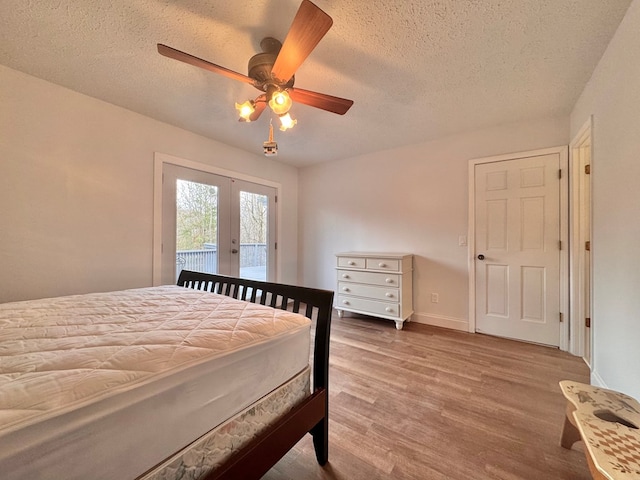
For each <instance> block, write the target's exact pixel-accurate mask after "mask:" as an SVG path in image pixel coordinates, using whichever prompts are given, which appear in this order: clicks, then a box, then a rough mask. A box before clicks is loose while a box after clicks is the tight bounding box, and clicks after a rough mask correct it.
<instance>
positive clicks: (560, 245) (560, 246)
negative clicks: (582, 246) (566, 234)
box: [558, 240, 562, 250]
mask: <svg viewBox="0 0 640 480" xmlns="http://www.w3.org/2000/svg"><path fill="white" fill-rule="evenodd" d="M558 250H562V240H558Z"/></svg>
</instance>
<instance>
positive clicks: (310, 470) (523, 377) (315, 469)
mask: <svg viewBox="0 0 640 480" xmlns="http://www.w3.org/2000/svg"><path fill="white" fill-rule="evenodd" d="M330 348H331V356H330V358H331V367H330V390H329V392H330V400H329V402H330V407H329V408H330V423H329V432H330V433H329V463H328V464H327V465H326V466H325V467H324V468H322V467H320V466H319V465H318V464H317V462H316V460H315V454H314V451H313V444H312V441H311V437H310V436H309V435H307V436H306V437H305V438H304V439H303V440H301V441H300V442H299V443H298V444H297V445H296V446H295V447H294V449H292V450H291V451H290V452H289V453H288V454H287V455H286V456H285V457H284V458H283V459H282V460H281V461H280V462H279V463H278V464H277V465H276V466H274V467H273V468H272V469H271V470H270V471H269V472H268V473H267V474H266V475H265V476H264V479H266V480H284V479H295V480H302V479H304V480H306V479H311V480H313V479H336V480H375V479H397V480H402V479H407V480H431V479H433V480H444V479H447V480H457V479H465V480H466V479H473V480H485V479H487V480H488V479H491V480H495V479H501V480H529V479H535V480H543V479H544V480H548V479H562V480H588V479H590V478H591V476H590V474H589V470H588V468H587V465H586V460H585V458H584V453H583V451H582V443H581V442H578V443H577V444H576V445H574V447H573V450H565V449H563V448H561V447H560V444H559V439H560V431H561V428H562V422H563V419H564V409H565V400H564V397H563V396H562V394H561V393H560V388H559V387H558V382H559V381H560V380H563V379H570V380H576V381H580V382H585V383H588V381H589V372H588V369H587V367H586V366H585V364H584V363H583V361H582V360H581V359H579V358H577V357H574V356H572V355H569V354H567V353H564V352H560V351H558V350H557V349H552V348H547V347H542V346H539V345H530V344H526V343H521V342H515V341H511V340H505V339H500V338H495V337H489V336H485V335H479V334H475V335H474V334H469V333H463V332H456V331H451V330H446V329H441V328H436V327H429V326H426V325H420V324H416V323H408V324H407V323H405V327H404V330H402V331H398V330H396V329H395V326H394V323H393V322H390V321H383V320H378V319H372V318H369V317H362V316H345V317H344V318H342V319H339V318H337V316H334V319H333V325H332V334H331V347H330Z"/></svg>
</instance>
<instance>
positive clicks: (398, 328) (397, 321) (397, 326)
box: [395, 320, 404, 330]
mask: <svg viewBox="0 0 640 480" xmlns="http://www.w3.org/2000/svg"><path fill="white" fill-rule="evenodd" d="M395 322H396V329H397V330H402V326H403V325H404V322H403V321H402V320H395Z"/></svg>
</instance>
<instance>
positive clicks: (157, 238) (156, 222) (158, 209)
mask: <svg viewBox="0 0 640 480" xmlns="http://www.w3.org/2000/svg"><path fill="white" fill-rule="evenodd" d="M165 163H170V164H173V165H178V166H180V167H185V168H191V169H193V170H200V171H202V172H207V173H213V174H215V175H221V176H224V177H229V178H235V179H237V180H244V181H246V182H251V183H256V184H258V185H265V186H267V187H272V188H275V189H276V197H277V198H278V201H277V202H276V238H275V239H274V240H275V242H276V243H277V242H278V239H279V238H280V233H281V232H280V225H281V222H280V221H279V220H278V219H279V218H280V216H281V214H282V212H281V209H282V207H281V204H282V202H281V201H280V198H281V195H280V190H281V189H282V184H281V183H278V182H273V181H271V180H266V179H264V178H260V177H254V176H252V175H246V174H244V173H240V172H234V171H233V170H227V169H224V168H220V167H215V166H213V165H207V164H204V163H199V162H194V161H192V160H186V159H184V158H179V157H174V156H173V155H168V154H166V153H161V152H154V154H153V285H154V286H156V285H160V284H161V283H162V282H161V274H162V272H161V265H162V175H163V166H164V164H165ZM281 257H282V255H278V252H277V251H276V282H278V281H280V272H281V271H282V268H281V267H282V264H281V263H282V258H281Z"/></svg>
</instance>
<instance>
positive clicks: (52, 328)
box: [0, 271, 333, 480]
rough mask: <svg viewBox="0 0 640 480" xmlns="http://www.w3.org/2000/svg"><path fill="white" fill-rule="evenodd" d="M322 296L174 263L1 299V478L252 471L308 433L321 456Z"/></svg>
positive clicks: (324, 434) (329, 298) (327, 310)
mask: <svg viewBox="0 0 640 480" xmlns="http://www.w3.org/2000/svg"><path fill="white" fill-rule="evenodd" d="M332 302H333V292H330V291H326V290H318V289H311V288H305V287H297V286H290V285H282V284H276V283H268V282H259V281H254V280H245V279H237V278H232V277H226V276H222V275H212V274H203V273H197V272H190V271H183V272H182V273H181V275H180V277H179V280H178V285H167V286H160V287H148V288H142V289H131V290H123V291H120V292H108V293H96V294H87V295H75V296H68V297H59V298H56V299H42V300H33V301H27V302H14V303H9V304H2V305H0V471H1V472H2V478H3V479H7V480H13V479H27V478H28V479H37V478H43V479H44V478H51V479H53V478H56V479H57V478H65V479H74V478H78V479H79V478H93V479H98V478H105V479H106V478H113V479H116V478H117V479H132V480H133V479H139V480H175V479H201V478H206V479H209V480H210V479H219V478H220V479H222V478H228V479H239V478H242V479H250V478H260V477H261V476H262V475H263V474H264V473H266V472H267V471H268V470H269V469H270V468H271V467H272V466H273V465H274V464H275V463H277V461H278V460H279V459H280V458H281V457H282V456H284V455H285V454H286V452H287V451H288V450H289V449H290V448H291V447H292V446H293V445H295V443H297V441H298V440H299V439H300V438H302V437H303V436H304V435H305V434H306V433H310V434H311V435H312V437H313V443H314V447H315V451H316V457H317V461H318V463H319V464H320V465H324V464H325V463H326V462H327V460H328V393H327V388H328V354H329V333H330V321H331V308H332V307H331V306H332ZM312 320H313V321H312ZM312 326H315V333H314V334H313V335H311V337H313V361H312V364H311V365H309V342H310V329H311V327H312ZM311 383H312V385H311Z"/></svg>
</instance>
